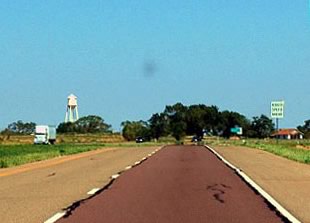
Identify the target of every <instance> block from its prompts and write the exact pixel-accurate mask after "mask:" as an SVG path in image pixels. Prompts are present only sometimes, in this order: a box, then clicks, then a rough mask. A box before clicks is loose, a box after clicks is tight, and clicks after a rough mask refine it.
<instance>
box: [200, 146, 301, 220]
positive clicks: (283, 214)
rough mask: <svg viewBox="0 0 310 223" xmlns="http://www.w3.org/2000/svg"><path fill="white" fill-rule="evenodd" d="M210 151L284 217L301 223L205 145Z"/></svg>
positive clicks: (237, 169)
mask: <svg viewBox="0 0 310 223" xmlns="http://www.w3.org/2000/svg"><path fill="white" fill-rule="evenodd" d="M205 148H207V149H208V150H209V151H211V152H212V153H213V154H214V155H215V156H217V157H218V158H219V159H220V160H221V161H222V162H224V163H225V164H226V165H227V166H228V167H230V168H231V169H233V170H234V171H235V172H236V173H237V174H238V176H239V177H241V178H242V179H243V180H244V181H245V182H246V183H247V184H248V185H249V186H250V187H252V188H253V189H254V190H256V191H257V192H258V193H259V194H260V195H261V196H262V197H263V198H265V200H266V201H267V202H268V203H269V204H270V205H271V206H273V207H274V208H275V209H276V210H277V211H278V212H279V213H280V214H281V215H282V216H284V217H285V218H287V219H288V220H289V221H290V222H292V223H301V221H300V220H298V219H297V218H296V217H295V216H293V214H291V213H290V212H289V211H288V210H286V209H285V208H284V207H283V206H282V205H281V204H280V203H279V202H277V201H276V200H275V199H274V198H273V197H272V196H271V195H270V194H268V193H267V192H266V191H265V190H263V189H262V188H261V187H260V186H259V185H258V184H257V183H255V181H254V180H252V179H251V178H250V177H249V176H247V175H246V174H245V173H244V172H243V171H242V170H241V169H239V168H237V167H236V166H234V165H233V164H231V163H230V162H229V161H227V160H226V159H225V158H224V157H223V156H222V155H220V154H219V153H218V152H217V151H215V150H214V149H212V148H211V147H210V146H207V145H205Z"/></svg>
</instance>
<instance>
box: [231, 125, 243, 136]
mask: <svg viewBox="0 0 310 223" xmlns="http://www.w3.org/2000/svg"><path fill="white" fill-rule="evenodd" d="M230 132H231V133H235V134H237V135H242V128H241V127H234V128H231V129H230Z"/></svg>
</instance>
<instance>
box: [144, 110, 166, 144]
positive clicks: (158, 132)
mask: <svg viewBox="0 0 310 223" xmlns="http://www.w3.org/2000/svg"><path fill="white" fill-rule="evenodd" d="M148 122H149V127H150V134H151V136H152V137H153V138H155V139H157V140H158V139H159V137H161V136H167V135H168V134H169V120H168V116H166V115H165V114H164V113H161V114H158V113H156V114H153V115H152V117H151V118H150V119H149V121H148Z"/></svg>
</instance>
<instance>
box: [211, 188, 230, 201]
mask: <svg viewBox="0 0 310 223" xmlns="http://www.w3.org/2000/svg"><path fill="white" fill-rule="evenodd" d="M228 189H231V187H230V186H227V185H225V184H213V185H210V186H207V190H208V191H211V192H212V196H213V197H214V198H215V200H217V201H218V202H220V203H222V204H223V203H225V199H224V195H225V194H226V192H227V190H228Z"/></svg>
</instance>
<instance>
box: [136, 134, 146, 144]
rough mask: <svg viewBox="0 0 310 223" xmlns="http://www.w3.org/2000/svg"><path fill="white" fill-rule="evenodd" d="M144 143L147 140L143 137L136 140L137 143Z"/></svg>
mask: <svg viewBox="0 0 310 223" xmlns="http://www.w3.org/2000/svg"><path fill="white" fill-rule="evenodd" d="M142 142H145V139H144V138H143V137H141V136H139V137H137V138H136V143H142Z"/></svg>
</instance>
